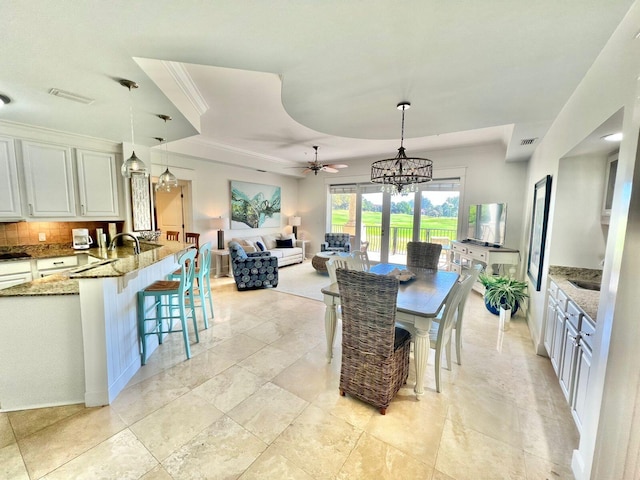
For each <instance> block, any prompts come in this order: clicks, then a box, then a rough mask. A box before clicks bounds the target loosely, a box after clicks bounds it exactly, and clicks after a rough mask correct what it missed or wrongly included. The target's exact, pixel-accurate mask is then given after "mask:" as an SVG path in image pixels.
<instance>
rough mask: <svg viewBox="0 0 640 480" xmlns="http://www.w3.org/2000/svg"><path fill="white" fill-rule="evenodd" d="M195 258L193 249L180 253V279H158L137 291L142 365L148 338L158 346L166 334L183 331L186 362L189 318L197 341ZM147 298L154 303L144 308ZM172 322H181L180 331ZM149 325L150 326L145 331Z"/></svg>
mask: <svg viewBox="0 0 640 480" xmlns="http://www.w3.org/2000/svg"><path fill="white" fill-rule="evenodd" d="M195 257H196V251H195V249H192V248H190V249H189V250H187V251H186V252H185V253H183V254H182V256H181V257H180V259H179V260H178V263H179V264H180V267H181V268H180V279H179V280H158V281H156V282H153V283H152V284H151V285H149V286H148V287H146V288H145V289H144V290H140V291H139V292H138V333H139V335H140V342H141V344H142V365H145V364H146V363H147V337H148V336H149V335H157V336H158V343H160V344H162V340H163V337H164V335H165V334H168V333H178V332H182V337H183V339H184V349H185V352H186V354H187V359H189V358H191V348H190V346H189V331H188V329H187V319H188V318H189V317H191V320H192V321H193V328H194V330H195V334H196V342H199V341H200V337H199V336H198V325H197V323H196V311H195V307H194V304H193V298H192V296H193V281H194V275H195ZM147 297H153V300H154V301H153V304H151V305H150V306H148V305H146V303H147V302H146V299H147ZM148 315H153V316H148ZM174 320H180V324H181V325H182V329H181V330H174V329H173V322H174ZM148 323H152V324H153V327H152V328H150V329H147V324H148Z"/></svg>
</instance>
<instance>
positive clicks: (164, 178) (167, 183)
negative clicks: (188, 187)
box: [156, 115, 178, 192]
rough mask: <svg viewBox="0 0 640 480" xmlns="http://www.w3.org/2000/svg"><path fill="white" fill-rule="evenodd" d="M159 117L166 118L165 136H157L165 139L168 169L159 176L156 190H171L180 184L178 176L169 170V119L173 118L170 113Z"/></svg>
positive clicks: (162, 139) (160, 139) (161, 139)
mask: <svg viewBox="0 0 640 480" xmlns="http://www.w3.org/2000/svg"><path fill="white" fill-rule="evenodd" d="M158 117H159V118H161V119H162V120H164V138H159V137H156V140H158V141H160V142H162V141H164V151H165V159H166V170H165V171H164V173H163V174H162V175H160V176H159V177H158V183H157V184H156V192H170V191H171V189H172V188H176V187H177V186H178V178H177V177H176V176H175V175H174V174H173V173H171V172H170V171H169V148H168V147H167V141H168V140H167V120H171V117H170V116H169V115H158Z"/></svg>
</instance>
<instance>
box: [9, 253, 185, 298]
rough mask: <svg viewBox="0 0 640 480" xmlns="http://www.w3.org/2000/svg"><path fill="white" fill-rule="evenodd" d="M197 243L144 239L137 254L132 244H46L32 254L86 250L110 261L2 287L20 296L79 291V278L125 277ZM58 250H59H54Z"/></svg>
mask: <svg viewBox="0 0 640 480" xmlns="http://www.w3.org/2000/svg"><path fill="white" fill-rule="evenodd" d="M190 247H193V245H191V244H185V243H179V242H167V243H156V242H140V248H141V250H142V253H140V254H139V255H134V254H133V248H132V246H129V245H126V246H123V247H116V249H115V250H107V249H105V248H89V249H86V250H74V249H73V248H71V247H64V246H60V247H59V248H55V247H54V248H46V249H41V251H40V252H38V251H34V252H32V251H29V250H27V248H24V249H23V251H28V253H29V254H30V255H32V257H31V258H36V259H37V258H52V257H62V256H67V255H73V254H75V253H86V254H89V255H91V256H92V257H96V258H101V259H103V261H109V263H105V264H102V265H101V264H100V263H102V262H99V263H96V264H93V265H90V264H87V265H80V266H78V267H75V268H73V269H71V270H69V271H67V272H62V273H60V274H56V275H49V276H47V277H43V278H38V279H35V280H33V281H31V282H26V283H22V284H20V285H15V286H13V287H9V288H5V289H2V290H0V297H18V296H31V295H78V294H79V291H80V288H79V280H80V279H87V278H109V277H121V276H124V275H126V274H128V273H131V272H133V271H136V270H139V269H142V268H145V267H148V266H150V265H153V264H154V263H156V262H159V261H160V260H163V259H164V258H166V257H168V256H169V255H173V254H175V253H179V252H182V251H184V250H186V249H187V248H190ZM54 253H55V254H54Z"/></svg>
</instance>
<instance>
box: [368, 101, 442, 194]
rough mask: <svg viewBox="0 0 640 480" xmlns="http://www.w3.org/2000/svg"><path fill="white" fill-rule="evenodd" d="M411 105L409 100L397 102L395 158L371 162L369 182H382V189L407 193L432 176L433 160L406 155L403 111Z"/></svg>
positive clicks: (389, 191)
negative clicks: (398, 132)
mask: <svg viewBox="0 0 640 480" xmlns="http://www.w3.org/2000/svg"><path fill="white" fill-rule="evenodd" d="M409 107H411V104H410V103H409V102H401V103H399V104H398V110H402V134H401V137H400V148H399V149H398V154H397V155H396V156H395V158H389V159H386V160H378V161H377V162H373V163H372V164H371V182H372V183H380V184H382V191H383V192H388V193H407V192H415V191H417V190H418V187H417V186H416V184H418V183H425V182H430V181H431V180H432V176H433V162H432V161H431V160H429V159H428V158H418V157H407V155H406V154H405V149H404V146H403V143H404V111H405V110H406V109H408V108H409Z"/></svg>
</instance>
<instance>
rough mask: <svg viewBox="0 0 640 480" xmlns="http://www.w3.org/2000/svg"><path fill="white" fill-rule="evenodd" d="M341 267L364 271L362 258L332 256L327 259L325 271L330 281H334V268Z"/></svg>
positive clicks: (335, 278) (335, 279) (335, 280)
mask: <svg viewBox="0 0 640 480" xmlns="http://www.w3.org/2000/svg"><path fill="white" fill-rule="evenodd" d="M339 268H342V269H344V270H353V271H355V272H364V271H365V265H364V263H363V262H362V259H360V258H356V257H333V258H330V259H329V260H328V261H327V273H328V274H329V280H331V283H336V282H337V281H338V280H337V277H336V270H337V269H339Z"/></svg>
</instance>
